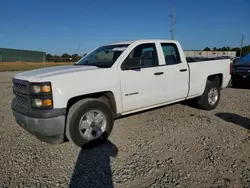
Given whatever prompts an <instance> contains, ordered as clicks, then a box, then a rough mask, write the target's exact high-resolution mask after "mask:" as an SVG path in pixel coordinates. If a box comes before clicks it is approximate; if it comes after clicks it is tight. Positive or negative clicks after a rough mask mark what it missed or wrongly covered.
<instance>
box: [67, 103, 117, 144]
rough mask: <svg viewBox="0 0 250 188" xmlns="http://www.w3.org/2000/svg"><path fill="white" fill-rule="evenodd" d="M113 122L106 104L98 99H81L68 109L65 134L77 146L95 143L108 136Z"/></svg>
mask: <svg viewBox="0 0 250 188" xmlns="http://www.w3.org/2000/svg"><path fill="white" fill-rule="evenodd" d="M113 123H114V118H113V114H112V111H111V109H110V107H109V105H108V104H106V103H105V102H103V101H102V100H99V99H83V100H80V101H78V102H77V103H75V104H74V105H73V106H72V107H71V108H70V109H69V113H68V116H67V124H66V136H67V138H68V139H69V140H70V141H72V142H73V143H74V144H75V145H77V146H79V147H85V146H86V147H88V146H93V145H97V144H100V143H101V142H103V141H105V140H106V139H107V138H108V137H109V135H110V133H111V131H112V128H113Z"/></svg>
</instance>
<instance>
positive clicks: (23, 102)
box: [16, 95, 30, 109]
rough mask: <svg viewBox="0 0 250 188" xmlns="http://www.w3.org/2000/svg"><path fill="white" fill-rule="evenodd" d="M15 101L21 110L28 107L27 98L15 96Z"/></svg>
mask: <svg viewBox="0 0 250 188" xmlns="http://www.w3.org/2000/svg"><path fill="white" fill-rule="evenodd" d="M16 101H17V105H18V106H19V107H21V108H25V109H27V108H29V107H30V102H29V98H28V97H24V96H19V95H16Z"/></svg>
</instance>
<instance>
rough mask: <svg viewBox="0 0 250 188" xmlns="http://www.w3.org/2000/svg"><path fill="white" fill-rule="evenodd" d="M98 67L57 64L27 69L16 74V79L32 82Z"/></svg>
mask: <svg viewBox="0 0 250 188" xmlns="http://www.w3.org/2000/svg"><path fill="white" fill-rule="evenodd" d="M93 69H98V67H95V66H84V65H77V66H76V65H65V66H56V67H50V68H42V69H37V70H32V71H26V72H22V73H19V74H17V75H15V77H14V78H15V79H20V80H27V81H30V82H39V81H40V80H41V79H43V78H46V77H50V76H55V75H61V74H71V73H74V72H81V71H87V70H93Z"/></svg>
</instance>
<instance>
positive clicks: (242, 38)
mask: <svg viewBox="0 0 250 188" xmlns="http://www.w3.org/2000/svg"><path fill="white" fill-rule="evenodd" d="M243 41H244V35H242V37H241V45H240V57H241V56H242V47H243Z"/></svg>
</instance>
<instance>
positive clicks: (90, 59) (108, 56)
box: [75, 44, 128, 68]
mask: <svg viewBox="0 0 250 188" xmlns="http://www.w3.org/2000/svg"><path fill="white" fill-rule="evenodd" d="M127 47H128V45H127V44H119V45H109V46H101V47H99V48H97V49H95V50H94V51H92V52H91V53H89V54H87V55H86V56H84V57H83V58H82V59H80V60H79V61H78V62H77V63H76V64H75V65H88V66H97V67H101V68H110V67H112V65H113V64H114V63H115V61H116V60H117V59H118V57H119V56H120V55H121V54H122V52H123V51H124V50H125V49H126V48H127Z"/></svg>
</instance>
